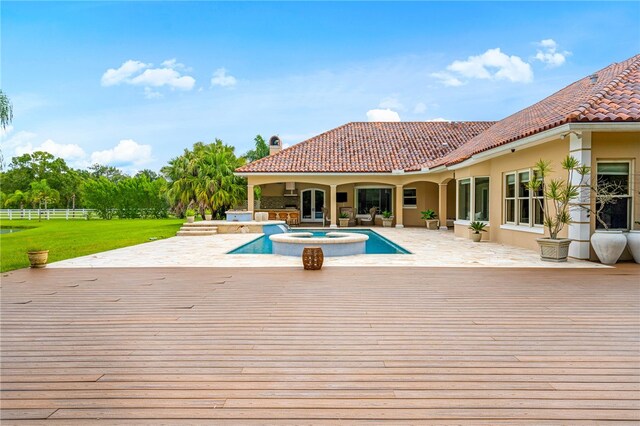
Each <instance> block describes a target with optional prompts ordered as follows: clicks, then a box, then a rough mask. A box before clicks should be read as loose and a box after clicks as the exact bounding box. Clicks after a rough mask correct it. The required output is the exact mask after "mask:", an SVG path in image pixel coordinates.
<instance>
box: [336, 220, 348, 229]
mask: <svg viewBox="0 0 640 426" xmlns="http://www.w3.org/2000/svg"><path fill="white" fill-rule="evenodd" d="M338 222H339V223H340V228H348V227H349V218H348V217H347V218H342V217H341V218H339V219H338Z"/></svg>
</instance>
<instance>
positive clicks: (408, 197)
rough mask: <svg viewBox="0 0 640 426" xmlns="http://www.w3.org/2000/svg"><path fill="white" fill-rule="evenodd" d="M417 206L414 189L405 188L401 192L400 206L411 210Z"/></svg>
mask: <svg viewBox="0 0 640 426" xmlns="http://www.w3.org/2000/svg"><path fill="white" fill-rule="evenodd" d="M417 205H418V196H417V191H416V188H405V189H403V191H402V206H403V207H405V208H407V207H409V208H413V207H416V206H417Z"/></svg>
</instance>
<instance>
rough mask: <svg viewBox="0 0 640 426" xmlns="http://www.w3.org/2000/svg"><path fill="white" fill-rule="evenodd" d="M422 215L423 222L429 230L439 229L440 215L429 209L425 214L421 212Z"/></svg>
mask: <svg viewBox="0 0 640 426" xmlns="http://www.w3.org/2000/svg"><path fill="white" fill-rule="evenodd" d="M420 214H421V215H422V220H424V223H425V225H426V226H427V229H438V219H437V217H438V215H437V214H436V212H435V211H433V210H431V209H428V210H425V211H423V212H420Z"/></svg>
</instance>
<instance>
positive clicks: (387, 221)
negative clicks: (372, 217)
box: [382, 217, 393, 228]
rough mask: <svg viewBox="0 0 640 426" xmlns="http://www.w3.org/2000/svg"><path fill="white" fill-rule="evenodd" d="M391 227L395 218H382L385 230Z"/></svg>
mask: <svg viewBox="0 0 640 426" xmlns="http://www.w3.org/2000/svg"><path fill="white" fill-rule="evenodd" d="M391 225H393V218H392V217H389V218H386V217H385V218H382V226H384V227H385V228H391Z"/></svg>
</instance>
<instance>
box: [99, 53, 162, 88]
mask: <svg viewBox="0 0 640 426" xmlns="http://www.w3.org/2000/svg"><path fill="white" fill-rule="evenodd" d="M150 65H151V64H145V63H143V62H140V61H134V60H131V59H130V60H128V61H127V62H125V63H123V64H122V65H120V68H118V69H114V68H110V69H108V70H107V71H105V73H104V74H103V75H102V79H101V81H100V82H101V83H102V85H103V86H115V85H117V84H120V83H129V82H130V80H129V77H131V76H132V75H133V74H135V73H137V72H138V71H140V70H142V69H145V68H147V67H149V66H150Z"/></svg>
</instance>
